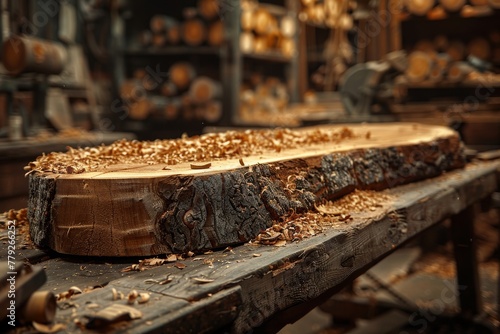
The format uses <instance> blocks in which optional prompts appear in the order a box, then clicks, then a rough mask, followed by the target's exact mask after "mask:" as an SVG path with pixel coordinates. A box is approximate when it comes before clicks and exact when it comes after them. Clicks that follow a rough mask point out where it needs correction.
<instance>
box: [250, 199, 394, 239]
mask: <svg viewBox="0 0 500 334" xmlns="http://www.w3.org/2000/svg"><path fill="white" fill-rule="evenodd" d="M390 199H391V196H390V195H388V194H386V193H384V192H376V191H370V190H355V191H353V192H352V193H350V194H348V195H346V196H344V197H342V198H340V199H338V200H336V201H328V202H326V203H324V204H321V205H316V206H315V207H316V212H313V211H310V212H306V213H301V214H297V213H294V212H292V214H290V215H289V216H287V217H286V218H284V219H282V220H280V221H275V222H274V224H273V226H272V227H270V228H268V229H266V230H265V231H262V232H261V233H260V234H259V235H258V236H257V237H256V238H255V239H254V240H252V241H251V242H252V243H256V244H263V245H274V246H283V245H284V244H286V243H287V242H295V241H300V240H302V239H305V238H309V237H312V236H314V235H317V234H320V233H322V232H324V231H325V229H327V228H330V227H333V226H338V225H339V224H340V225H343V224H347V223H349V222H350V221H352V220H353V214H355V213H360V212H366V211H368V210H369V211H376V210H378V209H381V208H382V205H381V203H383V202H386V203H387V201H389V200H390Z"/></svg>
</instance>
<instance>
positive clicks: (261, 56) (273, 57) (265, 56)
mask: <svg viewBox="0 0 500 334" xmlns="http://www.w3.org/2000/svg"><path fill="white" fill-rule="evenodd" d="M242 55H243V57H247V58H251V59H258V60H267V61H271V62H279V63H289V62H291V61H292V57H287V56H284V55H283V54H281V53H279V52H263V53H253V52H242Z"/></svg>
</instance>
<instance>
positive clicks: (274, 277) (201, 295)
mask: <svg viewBox="0 0 500 334" xmlns="http://www.w3.org/2000/svg"><path fill="white" fill-rule="evenodd" d="M499 167H500V163H499V162H498V161H497V162H475V163H471V164H469V165H467V166H466V167H465V168H464V169H460V170H454V171H452V172H448V173H446V174H444V175H441V176H439V177H436V178H432V179H428V180H425V181H421V182H416V183H411V184H407V185H404V186H399V187H395V188H392V189H388V190H384V191H383V193H384V194H386V195H388V196H390V198H392V200H390V201H386V202H385V203H381V205H380V206H379V207H377V209H376V210H369V211H368V212H361V213H355V214H352V219H351V220H349V221H348V222H344V223H342V224H339V225H337V226H332V227H329V228H326V229H325V230H324V231H323V232H322V233H320V234H317V235H315V236H312V237H309V238H306V239H303V240H301V241H299V242H291V243H287V244H286V245H282V244H280V247H276V246H266V245H259V244H255V243H246V244H243V245H239V246H234V247H232V248H226V249H224V250H219V251H214V252H208V253H204V254H189V255H191V256H187V255H184V257H183V258H182V259H180V258H177V259H175V258H174V259H173V260H172V259H170V260H169V259H168V258H165V257H163V258H162V257H159V258H161V260H146V261H143V260H144V259H142V258H141V259H139V258H126V259H123V258H122V259H109V258H106V259H99V258H84V257H61V256H59V255H57V254H45V253H43V252H41V251H39V250H30V249H18V251H17V257H16V261H27V262H30V263H37V265H40V266H43V267H44V268H45V271H46V273H47V276H48V281H47V283H46V284H45V285H44V286H43V287H42V289H44V290H51V291H53V292H54V293H63V292H64V291H67V290H68V289H69V288H70V287H71V286H78V287H79V288H80V289H82V290H84V288H87V287H91V289H88V290H89V291H88V292H85V293H83V294H78V295H74V296H73V297H71V298H69V299H66V300H61V301H59V302H58V303H59V307H58V310H57V315H56V321H55V322H56V323H62V324H67V325H66V326H67V328H66V331H67V332H80V331H81V330H80V329H79V326H83V325H84V324H85V323H86V322H87V318H86V316H90V317H92V315H94V314H96V312H98V311H100V310H102V309H104V308H106V307H108V306H110V305H112V304H122V305H127V300H113V290H115V291H116V292H122V293H123V294H124V295H125V296H127V295H128V294H129V292H131V291H132V290H136V291H137V292H138V293H142V292H147V293H149V294H150V299H149V301H148V302H146V303H143V304H138V303H135V304H133V305H131V306H132V307H133V308H134V309H136V310H138V311H140V312H141V314H140V317H139V318H138V319H135V320H130V321H122V322H120V323H119V324H115V325H114V326H117V327H116V328H119V329H120V330H121V331H127V333H150V332H159V331H161V332H193V333H201V332H213V331H224V330H225V331H231V332H236V333H245V332H249V331H251V330H254V329H257V331H259V330H261V331H266V330H275V329H277V328H280V327H281V326H283V325H285V323H283V319H284V318H283V317H280V314H282V312H285V311H287V312H288V313H287V315H292V317H293V314H296V315H298V314H302V313H303V312H301V311H300V310H301V305H304V303H305V302H310V303H308V304H310V305H316V304H318V303H319V302H321V301H323V300H326V298H328V297H329V296H331V295H332V294H333V293H335V292H337V291H338V290H339V289H340V288H342V287H343V286H344V285H345V284H346V283H348V282H350V281H351V280H352V279H354V278H356V277H357V276H358V275H360V274H361V273H363V272H364V271H366V270H367V269H368V268H370V267H371V266H372V265H374V264H375V263H377V262H378V261H379V260H380V259H382V258H383V257H385V256H387V255H388V254H390V253H391V252H392V251H393V250H394V249H396V248H397V247H398V246H401V245H402V244H404V243H405V242H406V241H408V240H409V239H410V238H412V237H414V236H416V235H418V234H419V233H420V232H422V231H424V230H425V229H427V228H428V227H430V226H432V225H434V224H436V223H438V222H440V221H442V220H443V219H444V218H446V217H449V216H451V215H456V214H458V213H459V212H461V211H462V210H463V209H465V208H466V207H468V206H470V205H471V204H473V203H475V202H477V201H479V200H481V199H483V198H485V197H487V196H489V195H490V194H492V193H493V192H494V191H495V190H496V189H497V182H498V180H497V172H496V171H497V170H498V168H499ZM4 232H5V231H3V232H2V233H4ZM4 234H6V232H5V233H4ZM19 237H22V236H21V235H20V236H19ZM18 244H19V245H21V244H22V240H18ZM6 248H7V245H6V243H5V242H4V243H3V244H2V245H1V248H0V252H1V253H0V259H2V260H5V259H6V254H7V250H6ZM171 260H172V261H171ZM141 261H142V262H141ZM170 261H171V262H170ZM155 262H156V263H155ZM139 263H142V264H141V265H139ZM162 263H163V264H162ZM148 264H149V265H152V266H148ZM154 264H162V265H157V266H153V265H154ZM141 267H142V269H144V270H142V271H136V270H135V269H139V268H141ZM286 319H287V320H289V321H290V320H291V321H294V320H296V319H291V318H290V317H287V318H286ZM116 328H115V329H116Z"/></svg>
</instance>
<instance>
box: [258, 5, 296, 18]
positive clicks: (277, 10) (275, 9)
mask: <svg viewBox="0 0 500 334" xmlns="http://www.w3.org/2000/svg"><path fill="white" fill-rule="evenodd" d="M259 7H260V8H264V9H265V10H266V11H268V12H269V13H270V14H272V15H275V16H285V15H287V14H288V12H289V11H288V9H286V8H285V7H281V6H278V5H274V4H270V3H262V2H259Z"/></svg>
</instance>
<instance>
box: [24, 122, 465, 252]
mask: <svg viewBox="0 0 500 334" xmlns="http://www.w3.org/2000/svg"><path fill="white" fill-rule="evenodd" d="M313 129H315V130H317V129H318V128H305V129H302V130H298V131H300V133H304V132H307V131H313ZM319 129H321V130H322V131H327V132H328V131H339V130H341V129H345V126H338V125H337V126H322V127H320V128H319ZM348 129H349V131H351V132H352V134H353V135H352V136H351V137H349V138H346V139H343V140H339V141H337V142H330V143H323V144H318V145H312V146H307V147H300V148H295V149H289V150H279V149H278V150H274V151H269V152H260V154H258V155H251V156H245V157H243V158H242V159H241V158H238V157H236V158H234V159H224V160H213V161H210V167H209V168H205V169H193V168H192V165H193V164H194V163H195V162H193V161H191V162H184V163H179V164H176V165H169V166H166V165H165V164H152V165H149V164H138V165H133V164H127V165H112V166H108V167H107V168H106V169H103V170H97V171H93V172H84V173H79V174H53V173H48V172H44V173H32V174H31V175H30V198H29V205H28V212H29V213H28V214H29V220H30V223H31V224H30V234H31V237H32V239H33V241H34V242H35V243H36V244H37V245H39V246H40V247H42V248H50V249H53V250H56V251H58V252H61V253H66V254H75V255H92V256H145V255H154V254H164V253H172V252H177V253H179V252H187V251H196V250H204V249H215V248H220V247H225V246H227V245H233V244H237V243H242V242H246V241H249V240H251V239H252V238H254V237H255V236H256V235H257V234H258V233H259V232H260V231H262V230H264V229H266V228H267V227H270V226H271V225H272V223H273V220H278V219H280V218H283V217H286V216H287V215H289V214H290V213H292V212H293V213H301V212H307V211H310V210H314V206H315V204H320V203H322V202H323V201H325V200H332V199H335V198H339V197H341V196H343V195H345V194H347V193H350V192H352V191H353V190H355V189H375V190H380V189H385V188H391V187H394V186H396V185H399V184H404V183H408V182H413V181H417V180H421V179H425V178H429V177H434V176H437V175H439V174H441V173H442V172H444V171H446V170H450V169H454V168H459V167H462V166H463V165H464V157H463V149H462V145H461V142H460V140H459V137H458V136H457V134H456V133H455V132H453V131H452V130H450V129H448V128H445V127H439V126H429V125H417V124H405V123H395V124H366V125H365V124H363V125H349V126H348ZM221 144H222V143H221ZM200 163H201V162H200ZM203 163H206V161H205V162H203ZM167 167H168V168H167Z"/></svg>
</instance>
